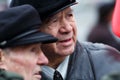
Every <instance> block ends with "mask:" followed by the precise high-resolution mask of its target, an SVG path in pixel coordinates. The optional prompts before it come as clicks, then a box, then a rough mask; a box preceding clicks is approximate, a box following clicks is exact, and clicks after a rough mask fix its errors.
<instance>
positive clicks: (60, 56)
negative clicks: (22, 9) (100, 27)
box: [11, 0, 120, 80]
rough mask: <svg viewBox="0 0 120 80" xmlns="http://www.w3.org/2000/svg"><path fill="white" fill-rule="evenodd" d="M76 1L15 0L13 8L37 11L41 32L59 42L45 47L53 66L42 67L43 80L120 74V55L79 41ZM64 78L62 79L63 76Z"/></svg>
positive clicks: (91, 79) (89, 79)
mask: <svg viewBox="0 0 120 80" xmlns="http://www.w3.org/2000/svg"><path fill="white" fill-rule="evenodd" d="M76 3H77V2H76V0H12V2H11V7H15V6H18V5H23V4H30V5H32V6H33V7H35V8H36V9H37V11H38V12H39V14H40V16H41V18H42V24H41V27H40V31H42V32H46V33H49V34H51V35H53V36H55V37H57V38H58V41H57V42H56V43H52V44H42V46H41V47H42V50H43V52H44V53H45V55H46V56H47V58H48V60H49V63H48V65H47V66H43V67H42V80H100V79H101V77H102V76H104V75H106V74H109V73H111V72H120V53H119V51H118V50H116V49H114V48H112V47H110V46H107V45H104V44H93V43H89V42H85V43H82V42H79V41H78V40H77V26H76V23H75V19H74V15H73V11H74V10H73V9H72V8H71V6H73V5H75V4H76ZM60 74H61V75H60Z"/></svg>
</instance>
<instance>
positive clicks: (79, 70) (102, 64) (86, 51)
mask: <svg viewBox="0 0 120 80" xmlns="http://www.w3.org/2000/svg"><path fill="white" fill-rule="evenodd" d="M117 71H120V53H119V52H118V51H117V50H115V49H113V48H111V47H109V46H107V45H103V44H92V43H79V42H77V45H76V49H75V51H74V53H73V54H72V55H70V60H69V67H68V70H67V78H66V80H100V78H101V77H102V76H104V75H106V74H109V73H111V72H117ZM44 77H45V75H44V76H43V79H42V80H46V79H45V78H44ZM47 80H49V79H47Z"/></svg>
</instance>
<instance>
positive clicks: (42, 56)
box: [37, 52, 48, 65]
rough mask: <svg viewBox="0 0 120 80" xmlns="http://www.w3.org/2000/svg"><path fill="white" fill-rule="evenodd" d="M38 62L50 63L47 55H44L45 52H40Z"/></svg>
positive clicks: (41, 63)
mask: <svg viewBox="0 0 120 80" xmlns="http://www.w3.org/2000/svg"><path fill="white" fill-rule="evenodd" d="M37 63H38V64H39V65H46V64H48V59H47V57H46V56H45V55H44V53H43V52H41V53H40V55H39V57H38V61H37Z"/></svg>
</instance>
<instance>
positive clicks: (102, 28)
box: [87, 0, 120, 51]
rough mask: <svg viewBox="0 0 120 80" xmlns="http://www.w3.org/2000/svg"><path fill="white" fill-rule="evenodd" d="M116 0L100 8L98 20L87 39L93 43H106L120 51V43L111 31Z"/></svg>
mask: <svg viewBox="0 0 120 80" xmlns="http://www.w3.org/2000/svg"><path fill="white" fill-rule="evenodd" d="M114 7H115V0H114V1H112V2H109V3H104V4H101V5H100V6H99V8H98V22H97V24H96V25H95V26H94V27H93V29H92V30H91V32H90V34H89V35H88V38H87V41H90V42H93V43H104V44H107V45H110V46H112V47H114V48H116V49H118V50H119V51H120V43H119V42H118V41H117V40H116V39H115V37H114V34H113V32H112V31H111V22H112V15H113V10H114Z"/></svg>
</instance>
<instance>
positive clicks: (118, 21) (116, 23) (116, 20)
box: [112, 0, 120, 38]
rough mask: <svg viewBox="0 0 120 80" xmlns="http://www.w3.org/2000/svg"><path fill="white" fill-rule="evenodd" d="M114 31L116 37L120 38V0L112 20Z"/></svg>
mask: <svg viewBox="0 0 120 80" xmlns="http://www.w3.org/2000/svg"><path fill="white" fill-rule="evenodd" d="M112 29H113V32H114V33H115V35H117V36H118V37H119V38H120V0H116V5H115V10H114V14H113V19H112Z"/></svg>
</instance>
